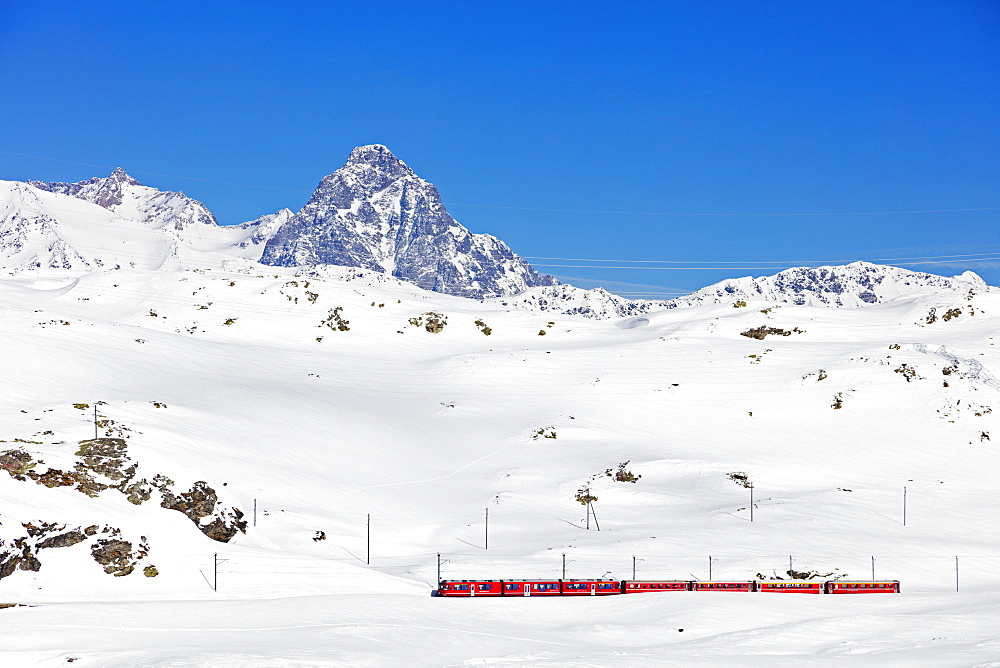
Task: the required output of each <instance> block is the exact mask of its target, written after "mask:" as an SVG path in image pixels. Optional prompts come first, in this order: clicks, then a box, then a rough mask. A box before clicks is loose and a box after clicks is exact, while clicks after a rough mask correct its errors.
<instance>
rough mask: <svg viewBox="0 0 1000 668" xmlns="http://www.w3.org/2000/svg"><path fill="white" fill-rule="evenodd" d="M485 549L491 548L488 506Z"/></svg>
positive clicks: (484, 540) (487, 508)
mask: <svg viewBox="0 0 1000 668" xmlns="http://www.w3.org/2000/svg"><path fill="white" fill-rule="evenodd" d="M483 545H484V547H483V549H484V550H488V549H490V509H489V506H487V507H486V535H485V536H484V537H483Z"/></svg>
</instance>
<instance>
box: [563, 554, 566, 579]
mask: <svg viewBox="0 0 1000 668" xmlns="http://www.w3.org/2000/svg"><path fill="white" fill-rule="evenodd" d="M562 554H563V576H562V579H563V580H565V579H566V553H565V552H563V553H562Z"/></svg>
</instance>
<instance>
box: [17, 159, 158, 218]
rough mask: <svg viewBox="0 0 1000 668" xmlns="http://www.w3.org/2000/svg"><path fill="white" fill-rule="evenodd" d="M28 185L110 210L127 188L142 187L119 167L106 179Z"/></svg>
mask: <svg viewBox="0 0 1000 668" xmlns="http://www.w3.org/2000/svg"><path fill="white" fill-rule="evenodd" d="M28 183H29V184H31V185H33V186H34V187H36V188H38V189H40V190H46V191H48V192H53V193H61V194H63V195H71V196H73V197H76V198H78V199H83V200H87V201H88V202H93V203H94V204H97V205H98V206H102V207H104V208H105V209H112V210H113V209H114V208H115V207H117V206H118V205H120V204H121V203H122V201H123V200H124V197H125V190H126V188H127V187H129V186H139V187H142V184H141V183H139V182H138V181H137V180H135V179H134V178H132V177H131V176H129V175H128V174H126V173H125V170H123V169H122V168H121V167H115V169H114V171H113V172H111V174H110V175H108V176H107V177H104V178H102V177H95V178H92V179H87V180H86V181H78V182H76V183H61V182H59V183H45V182H44V181H28Z"/></svg>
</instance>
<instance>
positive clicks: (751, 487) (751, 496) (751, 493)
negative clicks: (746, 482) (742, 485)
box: [750, 483, 753, 522]
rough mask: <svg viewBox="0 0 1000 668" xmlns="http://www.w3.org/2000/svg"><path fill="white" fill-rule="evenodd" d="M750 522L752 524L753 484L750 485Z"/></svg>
mask: <svg viewBox="0 0 1000 668" xmlns="http://www.w3.org/2000/svg"><path fill="white" fill-rule="evenodd" d="M750 521H751V522H753V483H750Z"/></svg>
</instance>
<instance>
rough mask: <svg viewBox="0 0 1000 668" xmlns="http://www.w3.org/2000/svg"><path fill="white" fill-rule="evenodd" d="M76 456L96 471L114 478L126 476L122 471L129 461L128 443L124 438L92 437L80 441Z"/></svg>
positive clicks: (85, 465) (83, 463) (87, 466)
mask: <svg viewBox="0 0 1000 668" xmlns="http://www.w3.org/2000/svg"><path fill="white" fill-rule="evenodd" d="M79 445H80V448H79V449H78V450H77V451H76V456H77V457H81V458H82V459H81V460H80V463H81V464H82V465H83V466H84V467H85V468H87V469H89V470H91V471H93V472H94V473H100V474H101V475H103V476H106V477H108V478H111V479H112V480H121V479H122V478H124V477H125V473H124V472H123V471H122V468H123V467H124V465H125V463H126V462H127V461H128V454H127V453H128V443H126V442H125V439H123V438H91V439H88V440H86V441H80V443H79Z"/></svg>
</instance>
